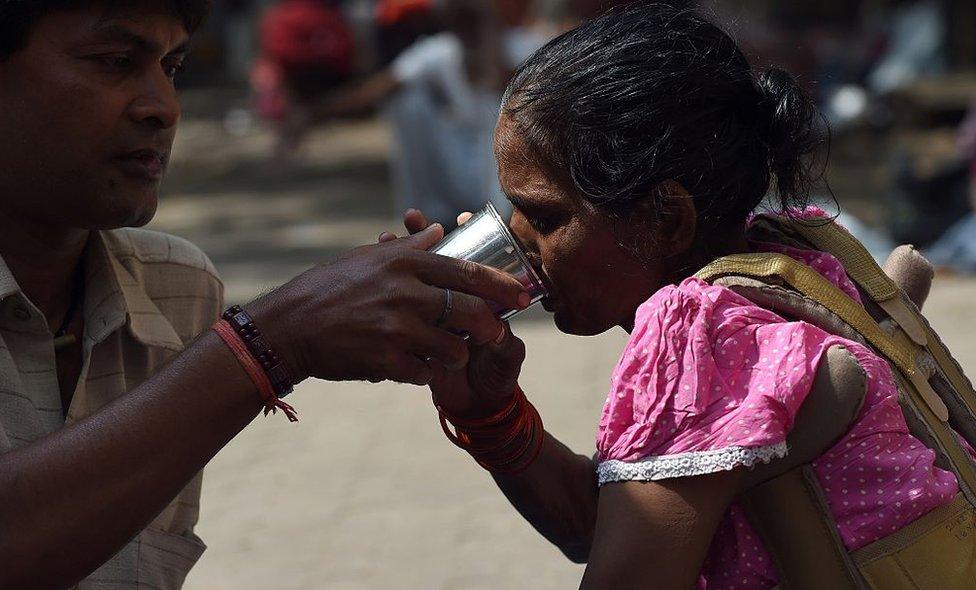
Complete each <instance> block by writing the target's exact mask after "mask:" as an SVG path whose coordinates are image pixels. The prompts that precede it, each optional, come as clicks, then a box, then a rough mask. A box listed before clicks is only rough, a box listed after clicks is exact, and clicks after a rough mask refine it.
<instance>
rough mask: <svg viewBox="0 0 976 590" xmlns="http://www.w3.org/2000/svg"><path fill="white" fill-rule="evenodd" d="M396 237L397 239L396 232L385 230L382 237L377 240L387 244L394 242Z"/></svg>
mask: <svg viewBox="0 0 976 590" xmlns="http://www.w3.org/2000/svg"><path fill="white" fill-rule="evenodd" d="M395 239H397V235H396V234H393V233H390V232H388V231H385V232H383V233H381V234H380V237H379V239H378V240H377V242H379V243H380V244H385V243H386V242H392V241H393V240H395Z"/></svg>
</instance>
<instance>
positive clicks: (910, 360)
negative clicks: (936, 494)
mask: <svg viewBox="0 0 976 590" xmlns="http://www.w3.org/2000/svg"><path fill="white" fill-rule="evenodd" d="M879 270H880V269H879ZM724 275H738V276H746V277H753V278H759V279H766V280H769V279H779V280H781V281H784V282H786V283H787V284H788V285H789V286H790V287H792V288H793V289H795V290H796V291H799V292H800V293H801V294H803V295H804V296H806V297H808V298H810V299H812V300H814V301H816V302H818V303H819V304H821V305H823V306H824V307H825V308H827V310H829V311H830V312H831V313H833V314H834V315H836V316H837V317H839V318H840V319H841V320H843V321H844V322H845V323H847V324H848V325H849V326H851V327H852V328H854V329H855V330H856V331H857V332H858V333H859V334H861V335H862V336H863V337H864V338H865V339H866V340H867V341H868V342H869V343H870V344H871V346H873V347H874V348H875V349H877V350H878V351H879V352H880V353H881V354H882V355H883V356H885V357H886V358H887V359H888V360H889V362H891V364H892V365H893V366H894V368H895V369H896V370H895V371H894V373H895V376H896V378H898V380H899V381H900V383H901V385H902V387H900V389H901V390H902V392H903V393H904V394H906V395H907V396H908V397H909V398H910V402H911V405H912V406H913V408H914V411H916V412H918V413H920V414H921V415H920V418H921V419H922V420H923V421H924V422H925V424H926V427H927V428H928V430H929V432H930V433H931V435H932V437H933V438H934V439H935V442H936V443H937V444H938V446H939V449H940V450H941V451H942V453H943V454H944V456H945V457H946V459H947V460H948V461H949V463H950V465H949V466H947V468H950V469H952V471H954V472H955V473H956V475H957V476H958V477H959V479H960V484H961V487H962V488H963V491H964V493H965V494H966V496H967V497H968V498H969V499H970V501H972V502H974V505H976V466H974V465H973V462H972V460H971V459H970V457H969V454H968V453H967V452H966V450H965V449H964V448H963V447H962V445H960V443H959V441H958V439H957V438H956V435H955V433H954V432H952V430H951V429H950V428H949V426H948V424H947V423H946V421H947V420H948V417H949V409H948V408H947V407H946V405H945V403H944V402H943V401H942V399H941V398H940V397H939V396H938V394H936V393H935V390H934V389H932V385H931V384H930V383H929V382H928V379H927V378H926V377H925V376H924V375H923V374H922V372H921V371H919V370H918V369H917V367H916V366H915V358H916V356H917V355H916V351H915V350H912V346H913V345H912V344H911V343H910V341H909V340H908V339H907V338H905V339H904V340H901V339H898V338H895V337H892V336H890V335H889V334H888V333H887V332H885V331H884V330H883V329H882V328H881V327H880V326H879V325H878V323H877V322H876V321H875V320H874V318H872V317H871V315H870V314H869V313H868V312H867V311H866V310H865V309H864V307H863V306H861V305H860V304H858V303H857V302H856V301H854V300H853V299H851V298H850V297H849V296H848V295H847V294H846V293H844V292H843V291H841V290H840V289H838V288H837V287H836V286H834V284H833V283H831V282H830V281H828V280H827V279H825V278H824V277H823V276H821V275H820V274H819V273H817V272H816V271H815V270H813V269H812V268H810V267H808V266H806V265H804V264H801V263H799V262H797V261H796V260H794V259H792V258H790V257H789V256H786V255H784V254H772V253H754V254H733V255H730V256H725V257H723V258H719V259H717V260H715V261H713V262H712V263H711V264H709V265H708V266H706V267H705V268H703V269H702V270H700V271H698V273H697V274H696V275H695V276H697V277H698V278H700V279H702V280H704V281H708V282H711V281H713V280H715V279H716V278H719V277H721V276H724ZM877 282H878V283H879V284H880V283H881V282H882V281H877Z"/></svg>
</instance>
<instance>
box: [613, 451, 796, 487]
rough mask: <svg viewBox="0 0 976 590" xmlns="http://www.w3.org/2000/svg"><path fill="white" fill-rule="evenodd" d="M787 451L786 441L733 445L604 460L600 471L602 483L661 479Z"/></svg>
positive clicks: (751, 461) (770, 457) (720, 468)
mask: <svg viewBox="0 0 976 590" xmlns="http://www.w3.org/2000/svg"><path fill="white" fill-rule="evenodd" d="M786 452H787V449H786V442H781V443H778V444H775V445H769V446H765V447H739V446H732V447H725V448H724V449H713V450H711V451H695V452H690V453H679V454H677V455H660V456H658V457H648V458H647V459H644V460H642V461H638V462H635V463H628V462H625V461H617V460H610V461H604V462H602V463H600V464H599V465H598V466H597V469H596V472H597V476H598V478H599V482H600V485H601V486H602V485H603V484H605V483H611V482H615V481H657V480H659V479H671V478H674V477H690V476H693V475H705V474H706V473H716V472H718V471H730V470H732V469H734V468H735V467H738V466H740V465H743V466H745V467H752V466H753V465H755V464H756V463H757V462H759V461H761V462H763V463H769V462H770V461H772V460H773V459H779V458H782V457H785V456H786Z"/></svg>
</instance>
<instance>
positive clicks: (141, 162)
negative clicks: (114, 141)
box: [118, 150, 168, 182]
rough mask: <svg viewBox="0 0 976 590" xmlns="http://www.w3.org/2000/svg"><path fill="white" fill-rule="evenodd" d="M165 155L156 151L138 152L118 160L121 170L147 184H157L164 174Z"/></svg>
mask: <svg viewBox="0 0 976 590" xmlns="http://www.w3.org/2000/svg"><path fill="white" fill-rule="evenodd" d="M167 159H168V158H167V157H166V154H164V153H162V152H158V151H156V150H138V151H135V152H130V153H128V154H125V155H124V156H121V157H119V158H118V161H119V163H120V164H121V167H122V170H123V171H124V172H125V173H127V174H129V175H130V176H134V177H136V178H139V179H140V180H144V181H147V182H159V181H160V180H162V179H163V175H164V174H165V173H166V161H167Z"/></svg>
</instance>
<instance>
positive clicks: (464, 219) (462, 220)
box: [457, 211, 474, 225]
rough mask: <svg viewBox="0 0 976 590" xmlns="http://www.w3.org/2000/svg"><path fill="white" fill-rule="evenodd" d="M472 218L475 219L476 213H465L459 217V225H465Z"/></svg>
mask: <svg viewBox="0 0 976 590" xmlns="http://www.w3.org/2000/svg"><path fill="white" fill-rule="evenodd" d="M472 217H474V213H471V212H470V211H465V212H464V213H462V214H460V215H458V216H457V224H458V225H464V224H465V223H467V222H468V220H469V219H471V218H472Z"/></svg>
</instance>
